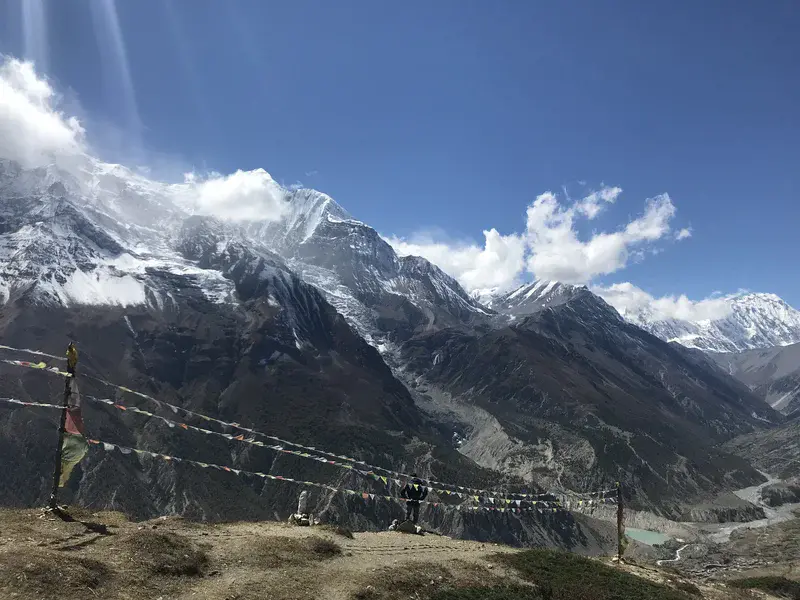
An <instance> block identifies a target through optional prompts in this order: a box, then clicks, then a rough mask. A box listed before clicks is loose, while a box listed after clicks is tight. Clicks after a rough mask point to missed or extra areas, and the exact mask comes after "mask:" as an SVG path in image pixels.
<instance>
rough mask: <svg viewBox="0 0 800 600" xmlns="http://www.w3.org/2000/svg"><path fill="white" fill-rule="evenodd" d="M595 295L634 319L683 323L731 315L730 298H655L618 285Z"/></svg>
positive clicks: (599, 288) (596, 289) (628, 285)
mask: <svg viewBox="0 0 800 600" xmlns="http://www.w3.org/2000/svg"><path fill="white" fill-rule="evenodd" d="M592 291H593V292H594V293H595V294H597V295H599V296H601V297H602V298H603V299H604V300H605V301H606V302H608V303H609V304H610V305H611V306H613V307H614V308H616V309H617V310H618V311H619V312H620V314H622V315H625V316H628V317H631V318H633V320H636V318H637V317H643V318H647V319H649V320H653V319H657V320H664V319H681V320H683V321H691V322H697V321H704V320H716V319H722V318H724V317H727V316H728V315H729V314H731V305H730V301H729V298H728V297H722V298H720V297H715V296H714V295H713V294H712V296H711V297H709V298H706V299H704V300H689V298H687V297H686V296H685V295H683V294H681V295H680V296H663V297H661V298H655V297H653V296H651V295H650V294H648V293H647V292H645V291H644V290H642V289H641V288H638V287H636V286H635V285H633V284H632V283H629V282H624V283H615V284H613V285H610V286H608V287H603V286H594V287H593V288H592Z"/></svg>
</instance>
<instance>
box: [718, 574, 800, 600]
mask: <svg viewBox="0 0 800 600" xmlns="http://www.w3.org/2000/svg"><path fill="white" fill-rule="evenodd" d="M728 585H730V586H731V587H736V588H742V589H751V590H761V591H763V592H769V593H770V594H774V595H777V596H782V597H784V598H791V599H792V600H800V581H792V580H791V579H786V577H779V576H777V575H768V576H765V577H745V578H744V579H734V580H733V581H729V582H728Z"/></svg>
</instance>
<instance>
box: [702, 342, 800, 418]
mask: <svg viewBox="0 0 800 600" xmlns="http://www.w3.org/2000/svg"><path fill="white" fill-rule="evenodd" d="M711 358H712V359H713V360H715V361H716V362H717V364H719V366H720V367H722V368H723V369H724V370H725V371H726V372H728V373H730V374H731V375H733V376H734V377H736V378H737V379H738V380H739V381H741V382H742V383H744V384H745V385H747V386H748V387H749V388H750V389H751V390H753V391H754V392H755V393H756V394H758V395H759V396H761V397H763V398H764V400H765V401H766V402H767V403H768V404H769V405H770V406H771V407H772V408H774V409H775V410H778V411H781V412H782V413H784V414H786V415H792V414H796V413H797V411H798V410H800V344H792V345H789V346H777V347H775V348H765V349H759V350H746V351H744V352H734V353H722V352H718V353H713V354H711Z"/></svg>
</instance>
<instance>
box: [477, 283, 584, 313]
mask: <svg viewBox="0 0 800 600" xmlns="http://www.w3.org/2000/svg"><path fill="white" fill-rule="evenodd" d="M581 290H587V291H588V289H587V288H586V287H585V286H574V285H570V284H568V283H561V282H559V281H547V280H544V279H537V280H536V281H531V282H529V283H525V284H523V285H521V286H519V287H518V288H516V289H514V290H511V291H510V292H506V293H503V294H499V295H498V294H491V293H487V292H486V291H485V290H479V291H478V294H476V295H475V296H473V297H474V298H476V299H481V300H483V304H484V305H485V306H487V307H489V308H491V309H492V310H495V311H497V312H500V313H503V314H507V315H515V316H523V315H529V314H533V313H535V312H538V311H540V310H543V309H545V308H548V307H551V306H557V305H559V304H563V303H564V302H567V301H568V300H570V299H571V298H573V297H575V296H576V294H578V293H579V292H580V291H581ZM473 293H474V292H473Z"/></svg>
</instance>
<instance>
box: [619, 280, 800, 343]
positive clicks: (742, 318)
mask: <svg viewBox="0 0 800 600" xmlns="http://www.w3.org/2000/svg"><path fill="white" fill-rule="evenodd" d="M727 304H728V306H729V307H730V314H729V315H728V316H726V317H724V318H722V319H717V320H706V321H700V322H690V321H683V320H680V319H663V318H660V317H654V316H653V315H652V313H649V312H648V311H647V310H641V311H638V312H627V313H624V314H623V316H624V317H625V318H626V319H627V320H628V321H630V322H631V323H634V324H635V325H638V326H639V327H641V328H642V329H645V330H647V331H649V332H650V333H652V334H653V335H656V336H658V337H660V338H661V339H663V340H667V341H670V342H677V343H679V344H682V345H683V346H686V347H688V348H698V349H699V350H705V351H707V352H741V351H743V350H753V349H761V348H772V347H774V346H788V345H790V344H796V343H798V342H800V311H797V310H795V309H794V308H792V307H791V306H789V305H788V304H787V303H786V302H784V301H783V300H782V299H781V298H779V297H778V296H776V295H775V294H751V293H740V294H737V295H734V296H731V297H729V298H728V299H727Z"/></svg>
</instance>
